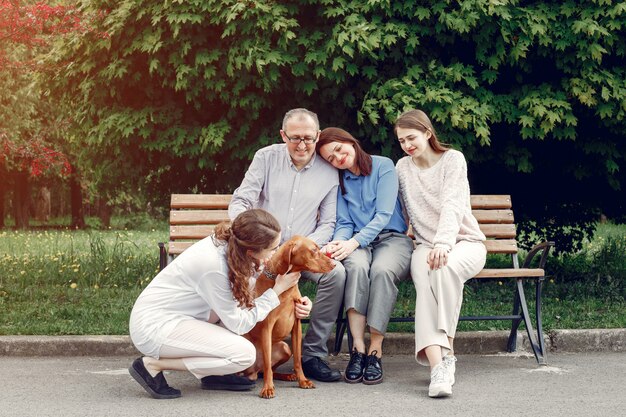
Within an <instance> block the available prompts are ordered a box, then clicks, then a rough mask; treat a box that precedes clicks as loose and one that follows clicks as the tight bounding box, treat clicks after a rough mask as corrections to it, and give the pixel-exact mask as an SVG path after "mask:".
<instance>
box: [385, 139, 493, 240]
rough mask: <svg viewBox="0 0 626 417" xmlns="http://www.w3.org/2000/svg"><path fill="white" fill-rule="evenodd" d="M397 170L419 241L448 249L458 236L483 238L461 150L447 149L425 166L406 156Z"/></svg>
mask: <svg viewBox="0 0 626 417" xmlns="http://www.w3.org/2000/svg"><path fill="white" fill-rule="evenodd" d="M396 170H397V171H398V177H399V180H400V196H401V198H402V203H403V204H404V208H405V210H406V213H407V215H408V216H409V221H410V223H411V226H412V227H413V233H414V234H415V241H416V242H417V243H418V244H426V245H429V246H431V247H442V248H446V249H448V250H451V249H452V247H453V246H454V245H455V244H456V243H457V242H459V241H461V240H468V241H472V242H479V241H484V240H485V235H484V234H483V232H481V231H480V228H479V227H478V221H476V218H475V217H474V216H473V215H472V208H471V205H470V188H469V181H468V180H467V163H466V162H465V157H464V156H463V154H462V153H461V152H459V151H455V150H452V149H451V150H448V151H446V152H445V153H444V154H443V156H442V157H441V159H439V161H437V163H436V164H435V165H433V166H432V167H430V168H427V169H420V168H418V167H417V166H416V165H415V164H414V163H413V161H412V160H411V157H410V156H405V157H404V158H402V159H400V160H399V161H398V163H397V164H396Z"/></svg>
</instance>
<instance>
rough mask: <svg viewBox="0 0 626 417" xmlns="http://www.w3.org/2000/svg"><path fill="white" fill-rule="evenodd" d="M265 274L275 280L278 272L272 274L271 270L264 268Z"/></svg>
mask: <svg viewBox="0 0 626 417" xmlns="http://www.w3.org/2000/svg"><path fill="white" fill-rule="evenodd" d="M263 275H265V276H266V277H268V278H269V279H271V280H275V279H276V276H277V274H272V273H271V272H270V271H268V270H267V269H264V270H263Z"/></svg>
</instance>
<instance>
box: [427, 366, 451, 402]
mask: <svg viewBox="0 0 626 417" xmlns="http://www.w3.org/2000/svg"><path fill="white" fill-rule="evenodd" d="M450 395H452V384H450V376H449V374H448V369H447V368H446V366H445V365H444V363H443V362H440V363H439V364H437V366H435V367H434V368H433V370H432V371H430V386H429V387H428V396H429V397H433V398H434V397H448V396H450Z"/></svg>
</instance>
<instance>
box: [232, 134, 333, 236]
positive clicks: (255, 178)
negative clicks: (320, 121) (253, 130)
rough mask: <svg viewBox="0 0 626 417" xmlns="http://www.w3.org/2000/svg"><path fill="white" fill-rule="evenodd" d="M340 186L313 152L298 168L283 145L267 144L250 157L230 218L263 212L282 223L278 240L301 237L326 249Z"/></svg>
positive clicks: (322, 161) (233, 202)
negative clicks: (259, 210)
mask: <svg viewBox="0 0 626 417" xmlns="http://www.w3.org/2000/svg"><path fill="white" fill-rule="evenodd" d="M338 185H339V176H338V175H337V170H336V169H335V168H333V167H332V166H331V165H330V164H329V163H328V162H326V161H324V159H322V158H320V157H318V156H317V154H313V158H311V161H309V163H308V164H307V165H306V166H305V167H304V168H302V169H301V170H298V169H297V168H296V166H295V165H294V164H293V161H292V160H291V157H290V156H289V151H288V150H287V145H285V144H275V145H270V146H267V147H265V148H262V149H259V150H258V151H257V152H256V154H255V155H254V159H253V160H252V163H251V164H250V167H249V168H248V171H247V172H246V175H245V177H244V179H243V181H242V183H241V185H240V186H239V188H237V189H236V190H235V192H234V193H233V198H232V200H231V202H230V205H229V206H228V216H229V217H230V218H231V220H232V219H234V218H235V217H237V215H238V214H239V213H242V212H244V211H246V210H249V209H251V208H261V209H264V210H267V211H269V212H270V213H272V215H274V217H276V219H277V220H278V222H279V223H280V227H281V230H282V242H285V241H286V240H288V239H289V238H291V237H292V236H293V235H304V236H308V237H309V238H311V239H312V240H313V241H315V243H317V244H318V245H319V246H324V245H325V244H326V243H328V241H330V238H331V237H332V235H333V230H334V228H335V219H336V212H337V187H338ZM282 242H281V243H282Z"/></svg>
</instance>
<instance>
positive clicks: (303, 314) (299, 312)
mask: <svg viewBox="0 0 626 417" xmlns="http://www.w3.org/2000/svg"><path fill="white" fill-rule="evenodd" d="M312 308H313V303H312V302H311V300H310V299H309V297H307V296H304V297H301V298H300V299H299V300H298V301H296V317H297V318H299V319H306V318H307V317H309V314H311V309H312Z"/></svg>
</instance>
